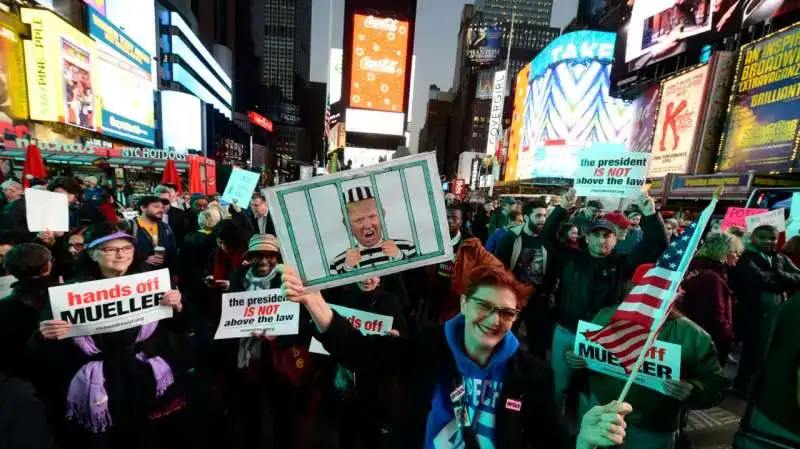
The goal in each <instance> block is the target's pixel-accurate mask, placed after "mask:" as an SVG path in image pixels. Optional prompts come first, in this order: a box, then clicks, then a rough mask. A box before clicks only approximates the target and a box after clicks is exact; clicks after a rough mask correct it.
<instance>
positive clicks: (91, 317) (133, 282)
mask: <svg viewBox="0 0 800 449" xmlns="http://www.w3.org/2000/svg"><path fill="white" fill-rule="evenodd" d="M170 288H171V287H170V277H169V270H167V269H162V270H157V271H148V272H145V273H139V274H132V275H130V276H122V277H118V278H110V279H100V280H97V281H90V282H81V283H79V284H69V285H59V286H57V287H50V289H49V290H48V291H49V293H50V307H51V308H52V310H53V319H55V320H63V321H67V322H69V323H72V329H71V330H70V332H69V333H68V334H67V335H65V336H64V337H63V338H68V337H79V336H81V335H95V334H107V333H111V332H118V331H122V330H125V329H130V328H133V327H137V326H142V325H144V324H148V323H153V322H156V321H160V320H163V319H166V318H172V307H170V306H162V305H159V303H160V301H161V300H162V299H163V298H164V293H166V292H167V291H169V290H170Z"/></svg>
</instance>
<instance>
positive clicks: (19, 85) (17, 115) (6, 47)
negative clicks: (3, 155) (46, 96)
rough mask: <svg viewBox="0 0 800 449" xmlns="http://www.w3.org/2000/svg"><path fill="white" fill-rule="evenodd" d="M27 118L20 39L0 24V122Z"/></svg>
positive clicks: (23, 64)
mask: <svg viewBox="0 0 800 449" xmlns="http://www.w3.org/2000/svg"><path fill="white" fill-rule="evenodd" d="M27 118H28V93H27V89H26V86H25V61H24V58H23V56H22V39H21V38H20V37H19V35H18V34H17V33H16V32H14V31H13V30H11V29H9V28H6V27H4V26H3V25H0V123H13V119H18V120H24V119H27Z"/></svg>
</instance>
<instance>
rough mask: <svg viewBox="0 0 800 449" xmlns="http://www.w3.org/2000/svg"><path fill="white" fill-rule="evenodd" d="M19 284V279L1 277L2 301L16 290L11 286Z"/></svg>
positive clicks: (0, 294) (0, 291)
mask: <svg viewBox="0 0 800 449" xmlns="http://www.w3.org/2000/svg"><path fill="white" fill-rule="evenodd" d="M14 282H17V278H15V277H14V276H11V275H8V276H0V299H3V298H5V297H6V296H8V295H9V294H11V292H12V291H13V290H14V289H13V288H11V285H12V284H13V283H14Z"/></svg>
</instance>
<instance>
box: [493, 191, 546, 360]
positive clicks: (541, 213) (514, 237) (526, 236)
mask: <svg viewBox="0 0 800 449" xmlns="http://www.w3.org/2000/svg"><path fill="white" fill-rule="evenodd" d="M522 213H523V215H524V217H525V224H523V225H522V226H521V227H517V228H511V229H509V231H508V232H507V233H506V235H505V236H503V238H502V239H501V240H500V243H499V244H498V245H497V250H496V251H495V255H496V256H497V258H498V259H500V261H501V262H503V265H505V267H506V268H507V269H508V270H509V271H511V272H512V273H514V276H515V277H516V278H517V280H518V281H520V282H522V283H524V284H528V285H533V286H534V296H533V297H532V298H530V301H529V302H528V305H527V306H526V307H525V309H524V310H523V311H522V322H524V323H525V328H526V332H527V337H528V348H529V349H530V351H531V353H532V354H534V355H536V356H538V357H540V358H544V356H545V354H546V352H547V349H548V348H549V346H550V341H551V339H552V331H551V329H552V327H553V324H552V319H551V317H550V315H551V310H550V309H551V307H550V303H551V301H550V293H551V291H552V288H547V287H545V271H546V268H547V251H546V250H545V247H544V241H543V239H542V237H541V235H540V234H541V232H542V227H543V226H544V223H545V220H547V205H546V204H545V203H544V202H543V201H529V202H528V203H527V204H525V206H524V207H523V208H522Z"/></svg>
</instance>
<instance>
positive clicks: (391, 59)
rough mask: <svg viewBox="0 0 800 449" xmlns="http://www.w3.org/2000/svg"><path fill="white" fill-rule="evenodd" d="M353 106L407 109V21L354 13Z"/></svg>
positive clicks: (395, 109) (351, 78) (351, 105)
mask: <svg viewBox="0 0 800 449" xmlns="http://www.w3.org/2000/svg"><path fill="white" fill-rule="evenodd" d="M353 23H354V30H353V62H352V67H351V68H350V107H353V108H360V109H371V110H375V111H386V112H404V105H403V100H404V97H405V83H406V62H407V58H408V22H406V21H403V20H395V19H392V18H388V17H386V18H381V17H375V16H371V15H364V14H355V15H354V17H353Z"/></svg>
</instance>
